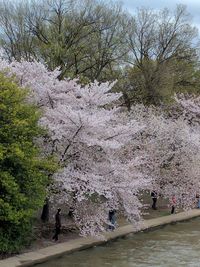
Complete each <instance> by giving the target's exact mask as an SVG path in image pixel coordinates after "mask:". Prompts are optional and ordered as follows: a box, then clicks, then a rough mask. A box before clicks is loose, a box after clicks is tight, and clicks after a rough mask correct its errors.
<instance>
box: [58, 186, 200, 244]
mask: <svg viewBox="0 0 200 267" xmlns="http://www.w3.org/2000/svg"><path fill="white" fill-rule="evenodd" d="M151 198H152V209H153V210H157V199H158V193H157V191H156V190H153V191H151ZM196 198H197V199H198V208H200V196H199V195H197V196H196ZM176 203H177V201H176V196H175V195H172V197H171V200H170V205H171V214H174V213H175V207H176ZM73 211H74V209H73V208H72V207H70V209H69V213H68V216H69V217H72V216H73ZM108 221H109V223H108V229H109V230H112V231H113V230H114V229H115V228H116V210H115V209H111V210H110V211H109V213H108ZM60 229H61V209H60V208H59V209H58V210H57V213H56V215H55V233H54V236H53V240H55V241H57V240H58V235H59V234H60Z"/></svg>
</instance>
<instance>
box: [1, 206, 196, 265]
mask: <svg viewBox="0 0 200 267" xmlns="http://www.w3.org/2000/svg"><path fill="white" fill-rule="evenodd" d="M198 216H200V209H194V210H190V211H185V212H180V213H178V214H173V215H169V216H163V217H159V218H156V219H149V220H145V221H144V222H143V224H142V225H141V227H140V229H138V230H136V229H135V228H134V227H133V226H132V225H125V226H121V227H119V228H117V229H116V230H115V231H113V232H105V233H104V234H103V237H104V238H102V239H101V240H100V239H98V238H94V237H86V238H77V239H74V240H70V241H68V242H63V243H58V244H55V245H52V246H49V247H46V248H42V249H38V250H36V251H33V252H28V253H24V254H20V255H18V256H15V257H10V258H8V259H5V260H1V261H0V267H26V266H34V265H35V264H37V263H42V262H45V261H48V260H51V259H53V258H56V257H59V256H61V255H64V254H69V253H72V252H75V251H79V250H83V249H86V248H90V247H92V246H96V245H100V244H103V243H105V242H108V241H111V240H114V239H116V238H119V237H123V236H126V235H128V234H132V233H136V232H139V231H144V230H151V229H153V228H155V227H160V226H162V225H167V224H170V223H175V222H180V221H185V220H189V219H192V218H195V217H198Z"/></svg>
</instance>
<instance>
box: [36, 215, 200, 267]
mask: <svg viewBox="0 0 200 267" xmlns="http://www.w3.org/2000/svg"><path fill="white" fill-rule="evenodd" d="M69 242H70V241H69ZM111 266H112V267H147V266H148V267H179V266H181V267H183V266H185V267H200V218H197V219H195V220H192V221H187V222H182V223H178V224H176V225H168V226H165V227H164V228H160V229H158V230H153V231H149V232H141V233H137V234H134V235H131V236H129V237H127V238H124V239H118V240H116V241H114V242H110V243H108V244H106V245H104V246H97V247H94V248H91V249H88V250H83V251H80V252H76V253H73V254H70V255H66V256H64V257H61V258H58V259H56V260H54V261H50V262H46V263H44V264H39V265H38V267H111Z"/></svg>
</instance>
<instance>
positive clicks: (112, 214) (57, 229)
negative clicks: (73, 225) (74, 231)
mask: <svg viewBox="0 0 200 267" xmlns="http://www.w3.org/2000/svg"><path fill="white" fill-rule="evenodd" d="M73 211H74V209H73V208H72V207H70V209H69V213H68V216H69V217H71V218H72V217H73ZM108 220H109V224H108V229H109V230H112V231H113V230H114V229H115V228H116V210H114V209H112V210H110V211H109V213H108ZM60 229H61V209H60V208H59V209H58V210H57V212H56V215H55V229H54V235H53V237H52V239H53V240H55V241H58V235H59V234H60Z"/></svg>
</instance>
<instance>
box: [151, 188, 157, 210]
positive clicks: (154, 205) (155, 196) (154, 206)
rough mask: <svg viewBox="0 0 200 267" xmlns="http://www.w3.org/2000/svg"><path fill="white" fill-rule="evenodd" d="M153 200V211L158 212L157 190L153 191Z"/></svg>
mask: <svg viewBox="0 0 200 267" xmlns="http://www.w3.org/2000/svg"><path fill="white" fill-rule="evenodd" d="M151 198H152V201H153V204H152V209H153V210H157V207H156V202H157V198H158V193H157V192H156V191H155V190H153V191H152V192H151Z"/></svg>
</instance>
